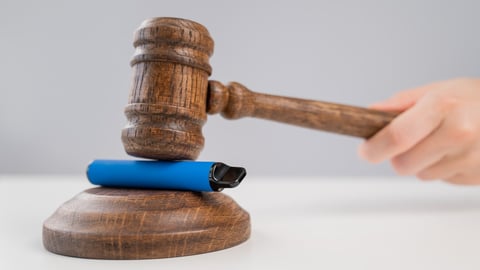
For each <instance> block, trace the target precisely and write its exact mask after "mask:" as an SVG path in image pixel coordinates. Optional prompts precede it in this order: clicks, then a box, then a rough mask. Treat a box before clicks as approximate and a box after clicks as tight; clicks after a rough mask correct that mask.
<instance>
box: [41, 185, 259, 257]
mask: <svg viewBox="0 0 480 270" xmlns="http://www.w3.org/2000/svg"><path fill="white" fill-rule="evenodd" d="M249 236H250V217H249V214H248V213H247V212H246V211H245V210H243V209H242V208H241V207H240V206H238V204H237V203H235V201H233V200H232V199H231V198H230V197H228V196H227V195H225V194H222V193H214V192H209V193H195V192H180V191H161V190H134V189H114V188H93V189H89V190H86V191H84V192H82V193H80V194H79V195H77V196H75V197H74V198H73V199H71V200H70V201H68V202H66V203H65V204H63V205H62V206H60V207H59V209H58V210H57V211H56V212H55V213H54V214H53V215H52V216H51V217H50V218H48V219H47V220H46V221H45V223H44V226H43V244H44V246H45V248H46V249H47V250H49V251H51V252H54V253H58V254H62V255H67V256H74V257H82V258H95V259H153V258H167V257H178V256H186V255H193V254H200V253H205V252H211V251H215V250H220V249H225V248H229V247H232V246H235V245H238V244H240V243H242V242H244V241H246V240H247V239H248V238H249Z"/></svg>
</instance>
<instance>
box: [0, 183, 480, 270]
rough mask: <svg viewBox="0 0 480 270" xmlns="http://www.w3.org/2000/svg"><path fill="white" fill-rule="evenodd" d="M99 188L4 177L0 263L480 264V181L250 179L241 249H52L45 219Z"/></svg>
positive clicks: (238, 196) (242, 195)
mask: <svg viewBox="0 0 480 270" xmlns="http://www.w3.org/2000/svg"><path fill="white" fill-rule="evenodd" d="M90 187H91V185H90V184H89V183H88V182H87V180H86V179H85V178H84V177H83V176H0V269H1V270H8V269H88V270H93V269H156V270H158V269H228V270H233V269H383V270H384V269H402V270H405V269H435V270H441V269H480V187H459V186H452V185H448V184H444V183H441V182H435V183H423V182H421V181H418V180H415V179H406V178H399V179H381V178H378V179H360V178H317V179H315V178H289V179H287V178H285V179H273V178H270V179H263V178H255V177H251V176H248V177H247V178H246V179H245V182H244V183H242V185H240V186H239V187H238V188H236V189H232V190H228V191H227V192H226V193H228V194H229V195H230V196H231V197H233V198H234V199H235V200H236V201H237V202H238V203H239V204H240V205H241V206H242V207H243V208H245V209H246V210H247V211H248V212H249V213H250V215H251V219H252V235H251V238H250V239H249V240H248V241H247V242H245V243H243V244H241V245H239V246H236V247H233V248H230V249H227V250H223V251H218V252H213V253H208V254H202V255H195V256H187V257H180V258H170V259H156V260H139V261H110V260H89V259H79V258H70V257H65V256H60V255H55V254H52V253H50V252H48V251H46V250H45V249H44V248H43V246H42V223H43V221H44V220H45V219H46V218H47V217H48V216H50V215H51V214H52V213H53V212H54V211H55V210H56V209H57V208H58V207H59V206H60V205H61V204H62V203H63V202H65V201H67V200H68V199H70V198H72V197H73V196H74V195H75V194H77V193H79V192H81V191H82V190H84V189H87V188H90Z"/></svg>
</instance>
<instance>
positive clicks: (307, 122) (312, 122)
mask: <svg viewBox="0 0 480 270" xmlns="http://www.w3.org/2000/svg"><path fill="white" fill-rule="evenodd" d="M207 112H208V113H209V114H215V113H221V114H222V116H224V117H225V118H227V119H238V118H241V117H247V116H248V117H257V118H263V119H268V120H274V121H278V122H282V123H287V124H292V125H297V126H302V127H307V128H313V129H318V130H323V131H329V132H334V133H338V134H344V135H350V136H355V137H361V138H366V139H368V138H370V137H371V136H373V135H374V134H375V133H377V132H378V131H379V130H380V129H382V128H383V127H385V126H386V125H387V124H388V123H390V122H391V121H392V120H393V118H395V116H396V115H397V113H393V112H383V111H377V110H370V109H366V108H361V107H355V106H349V105H343V104H335V103H330V102H323V101H314V100H307V99H299V98H291V97H282V96H275V95H267V94H261V93H255V92H252V91H250V90H249V89H247V88H246V87H245V86H243V85H241V84H239V83H236V82H232V83H230V84H229V85H228V86H225V85H223V84H222V83H220V82H217V81H210V82H209V100H208V101H207Z"/></svg>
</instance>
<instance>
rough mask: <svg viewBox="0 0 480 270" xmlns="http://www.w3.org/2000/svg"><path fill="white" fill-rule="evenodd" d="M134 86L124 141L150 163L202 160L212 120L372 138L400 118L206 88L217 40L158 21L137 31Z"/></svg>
mask: <svg viewBox="0 0 480 270" xmlns="http://www.w3.org/2000/svg"><path fill="white" fill-rule="evenodd" d="M134 46H135V49H136V50H135V55H134V57H133V60H132V62H131V64H132V66H133V71H134V79H133V84H132V88H131V92H130V98H129V104H128V105H127V107H126V108H125V114H126V116H127V118H128V121H129V123H128V125H127V127H125V128H124V129H123V132H122V141H123V144H124V146H125V150H126V151H127V153H128V154H130V155H133V156H138V157H144V158H153V159H164V160H182V159H196V158H197V156H198V155H199V154H200V151H201V150H202V148H203V144H204V138H203V135H202V126H203V124H204V123H205V121H206V118H207V113H209V114H214V113H221V114H222V115H223V116H224V117H225V118H229V119H237V118H241V117H244V116H251V117H257V118H263V119H268V120H273V121H278V122H282V123H287V124H293V125H297V126H302V127H308V128H314V129H319V130H323V131H329V132H334V133H339V134H344V135H350V136H355V137H361V138H370V137H371V136H373V135H374V134H375V133H376V132H378V131H379V130H380V129H382V128H383V127H384V126H386V125H387V124H388V123H389V122H390V121H391V120H392V119H393V118H394V117H395V116H396V113H392V112H381V111H376V110H370V109H366V108H361V107H355V106H348V105H342V104H335V103H329V102H322V101H313V100H305V99H298V98H289V97H280V96H274V95H267V94H261V93H255V92H252V91H250V90H249V89H247V88H246V87H244V86H243V85H241V84H239V83H235V82H233V83H230V84H229V85H227V86H224V85H223V84H221V83H220V82H217V81H208V76H209V75H210V74H211V71H212V69H211V67H210V65H209V63H208V60H209V57H210V56H211V55H212V53H213V40H212V38H211V37H210V34H209V33H208V31H207V29H206V28H205V27H203V26H202V25H200V24H198V23H195V22H192V21H189V20H183V19H175V18H154V19H150V20H147V21H145V22H144V23H143V24H142V25H141V26H140V28H139V29H138V30H137V31H136V32H135V42H134Z"/></svg>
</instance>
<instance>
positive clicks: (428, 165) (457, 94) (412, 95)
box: [359, 79, 480, 185]
mask: <svg viewBox="0 0 480 270" xmlns="http://www.w3.org/2000/svg"><path fill="white" fill-rule="evenodd" d="M371 108H372V109H377V110H384V111H400V112H402V113H401V114H400V115H399V116H397V117H396V118H395V119H394V120H393V121H392V122H391V123H390V124H389V125H388V126H386V127H385V128H384V129H382V130H381V131H379V132H378V133H377V134H375V135H374V136H373V137H372V138H371V139H369V140H367V141H365V142H364V143H363V144H362V145H360V148H359V155H360V156H361V157H363V158H364V159H366V160H368V161H369V162H372V163H378V162H381V161H384V160H390V161H391V163H392V165H393V167H394V169H395V170H396V171H397V173H398V174H400V175H416V176H417V177H418V178H420V179H423V180H433V179H443V180H445V181H447V182H450V183H454V184H469V185H474V184H480V79H454V80H449V81H442V82H437V83H433V84H429V85H426V86H422V87H419V88H415V89H412V90H408V91H403V92H400V93H398V94H396V95H395V96H393V97H392V98H390V99H388V100H386V101H383V102H380V103H377V104H374V105H372V106H371Z"/></svg>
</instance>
